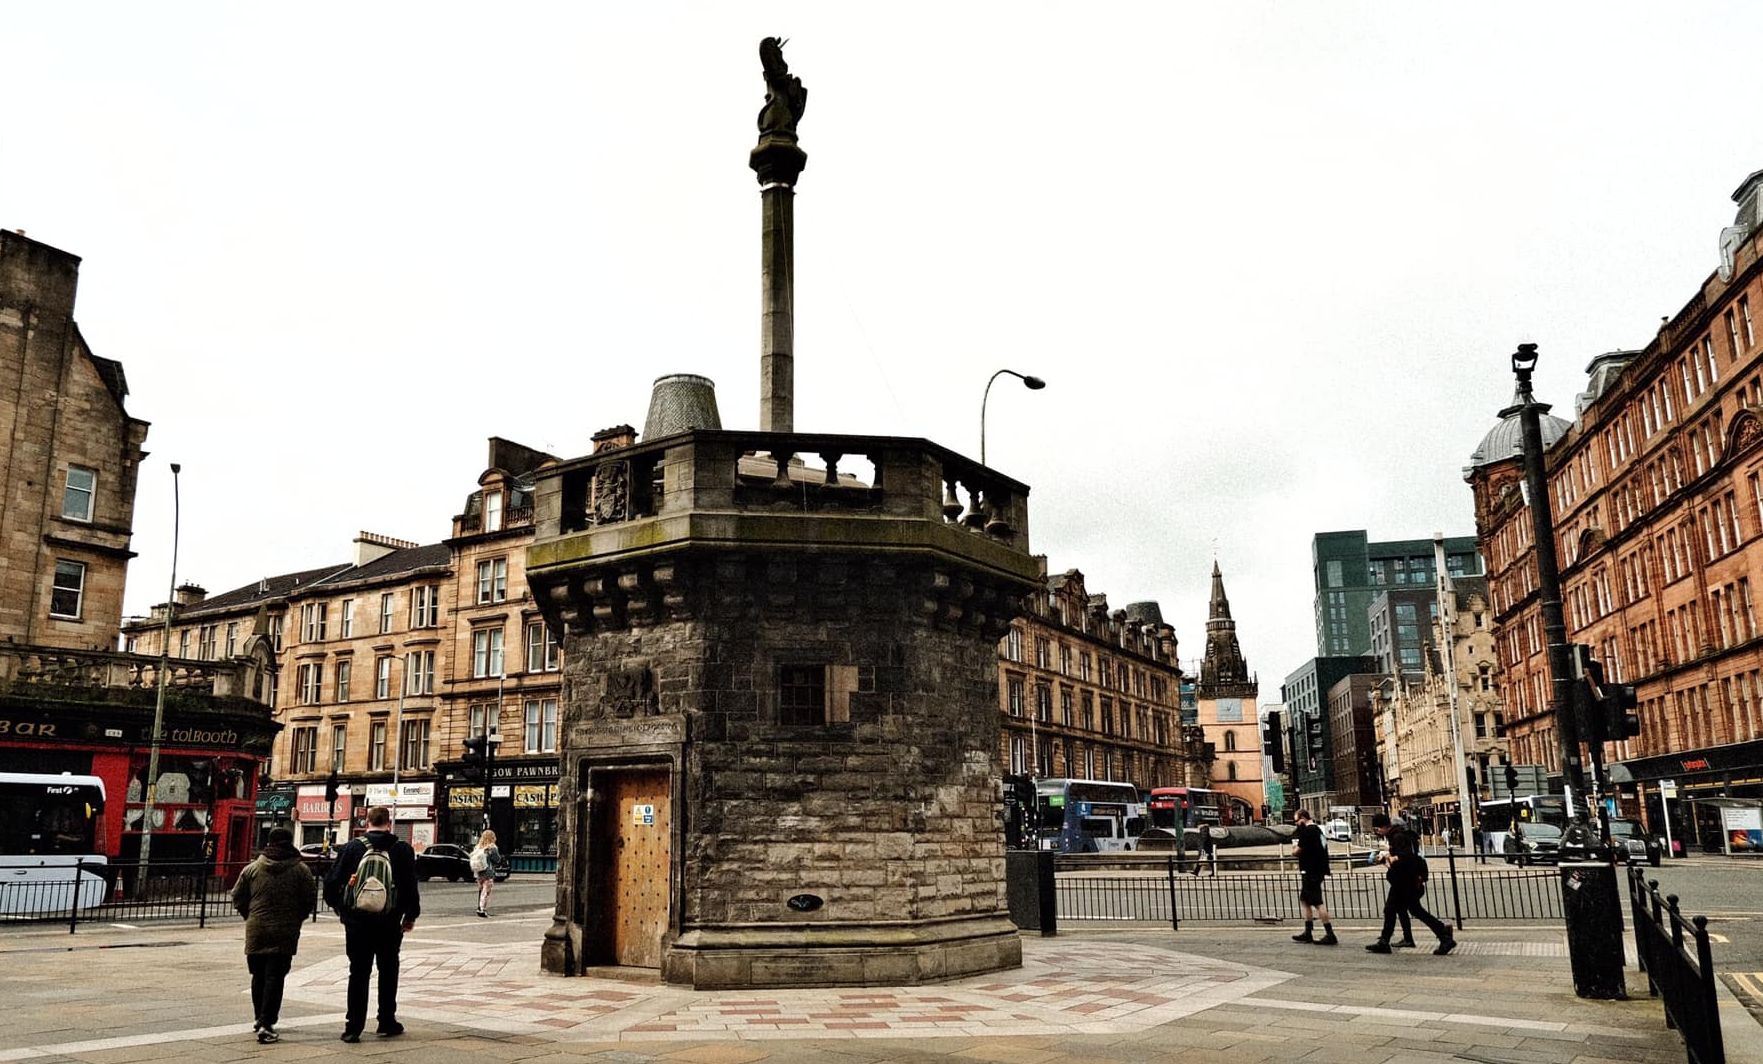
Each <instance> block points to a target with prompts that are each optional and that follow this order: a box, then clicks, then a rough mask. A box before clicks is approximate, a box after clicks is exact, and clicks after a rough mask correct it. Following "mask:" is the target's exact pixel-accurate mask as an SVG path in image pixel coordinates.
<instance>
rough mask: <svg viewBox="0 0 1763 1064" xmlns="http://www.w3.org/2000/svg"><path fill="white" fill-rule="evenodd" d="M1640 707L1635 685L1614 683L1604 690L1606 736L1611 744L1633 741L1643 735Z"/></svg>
mask: <svg viewBox="0 0 1763 1064" xmlns="http://www.w3.org/2000/svg"><path fill="white" fill-rule="evenodd" d="M1639 706H1640V699H1639V698H1638V697H1637V696H1636V695H1635V690H1634V684H1631V683H1614V684H1610V685H1609V686H1608V687H1605V688H1604V701H1603V708H1604V718H1605V720H1606V721H1607V722H1608V723H1607V724H1606V725H1605V736H1606V737H1607V738H1608V739H1609V740H1610V741H1611V742H1620V741H1621V740H1623V739H1633V738H1634V737H1635V736H1637V735H1639V734H1640V733H1641V714H1640V708H1639Z"/></svg>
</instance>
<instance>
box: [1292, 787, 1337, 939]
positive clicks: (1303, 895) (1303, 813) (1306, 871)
mask: <svg viewBox="0 0 1763 1064" xmlns="http://www.w3.org/2000/svg"><path fill="white" fill-rule="evenodd" d="M1292 842H1293V843H1295V844H1296V849H1297V854H1298V877H1299V880H1300V882H1299V886H1298V908H1300V909H1301V910H1303V913H1304V933H1303V934H1301V935H1293V936H1292V941H1293V942H1314V943H1316V944H1317V945H1319V946H1333V945H1335V944H1336V943H1338V942H1340V939H1338V938H1336V937H1334V924H1333V923H1331V922H1330V921H1329V918H1328V906H1327V905H1324V904H1323V902H1322V881H1323V880H1324V879H1326V878H1328V840H1326V839H1324V838H1323V837H1322V829H1321V828H1319V827H1317V826H1316V822H1315V821H1314V820H1312V819H1310V810H1308V809H1300V810H1298V830H1297V833H1296V834H1294V835H1293V836H1292ZM1317 920H1321V921H1322V937H1321V938H1317V937H1316V936H1315V931H1316V921H1317Z"/></svg>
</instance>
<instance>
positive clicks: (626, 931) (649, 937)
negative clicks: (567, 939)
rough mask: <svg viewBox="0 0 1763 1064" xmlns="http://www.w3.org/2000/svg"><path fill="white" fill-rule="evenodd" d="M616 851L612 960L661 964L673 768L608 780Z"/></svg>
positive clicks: (609, 881)
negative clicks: (669, 789)
mask: <svg viewBox="0 0 1763 1064" xmlns="http://www.w3.org/2000/svg"><path fill="white" fill-rule="evenodd" d="M606 792H607V793H606V804H605V812H606V815H607V816H608V818H609V819H610V820H611V823H609V824H607V825H606V827H607V829H608V835H609V840H608V841H609V842H610V847H609V850H610V853H609V854H608V857H609V862H608V863H609V867H608V868H607V875H606V878H605V879H604V880H603V882H604V883H605V884H606V890H607V894H608V899H607V900H608V902H609V903H610V904H609V906H608V909H609V912H608V913H607V917H608V920H607V930H608V931H609V932H610V936H611V940H612V941H611V946H612V949H611V951H610V953H611V957H612V963H614V964H620V965H628V966H630V967H633V968H659V967H661V939H662V937H663V936H664V935H665V934H666V933H667V912H668V902H669V900H670V899H669V884H670V883H671V882H672V868H673V853H672V847H671V844H670V842H669V835H670V828H671V825H672V817H671V816H670V811H671V809H672V801H671V795H670V794H669V793H668V774H667V772H666V771H665V770H664V771H660V772H620V773H617V774H615V775H613V776H612V777H611V779H609V780H608V781H607V787H606Z"/></svg>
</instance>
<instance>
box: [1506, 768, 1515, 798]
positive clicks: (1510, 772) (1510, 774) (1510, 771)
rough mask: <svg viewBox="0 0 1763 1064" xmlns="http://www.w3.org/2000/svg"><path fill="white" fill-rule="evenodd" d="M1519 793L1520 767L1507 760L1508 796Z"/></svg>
mask: <svg viewBox="0 0 1763 1064" xmlns="http://www.w3.org/2000/svg"><path fill="white" fill-rule="evenodd" d="M1517 793H1518V768H1517V766H1515V765H1514V764H1512V762H1510V761H1508V762H1506V796H1507V797H1508V798H1510V797H1511V796H1513V795H1515V794H1517Z"/></svg>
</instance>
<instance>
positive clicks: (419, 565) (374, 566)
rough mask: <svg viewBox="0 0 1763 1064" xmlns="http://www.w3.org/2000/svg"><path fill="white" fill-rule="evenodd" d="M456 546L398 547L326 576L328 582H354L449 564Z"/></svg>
mask: <svg viewBox="0 0 1763 1064" xmlns="http://www.w3.org/2000/svg"><path fill="white" fill-rule="evenodd" d="M452 561H453V549H452V548H451V547H449V546H447V545H446V544H445V543H428V544H425V545H423V546H420V547H409V548H406V549H404V550H395V551H393V552H392V553H390V554H387V555H386V556H384V557H382V558H375V559H374V560H373V561H371V562H368V563H367V564H366V565H347V566H344V567H343V568H342V569H339V570H337V571H336V572H334V573H332V574H330V575H329V576H327V577H325V578H324V583H326V584H353V583H355V582H356V581H357V580H377V579H381V578H383V577H388V576H397V575H399V574H401V573H409V572H414V571H416V570H418V569H429V568H433V567H435V566H444V565H448V564H450V563H451V562H452Z"/></svg>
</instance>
